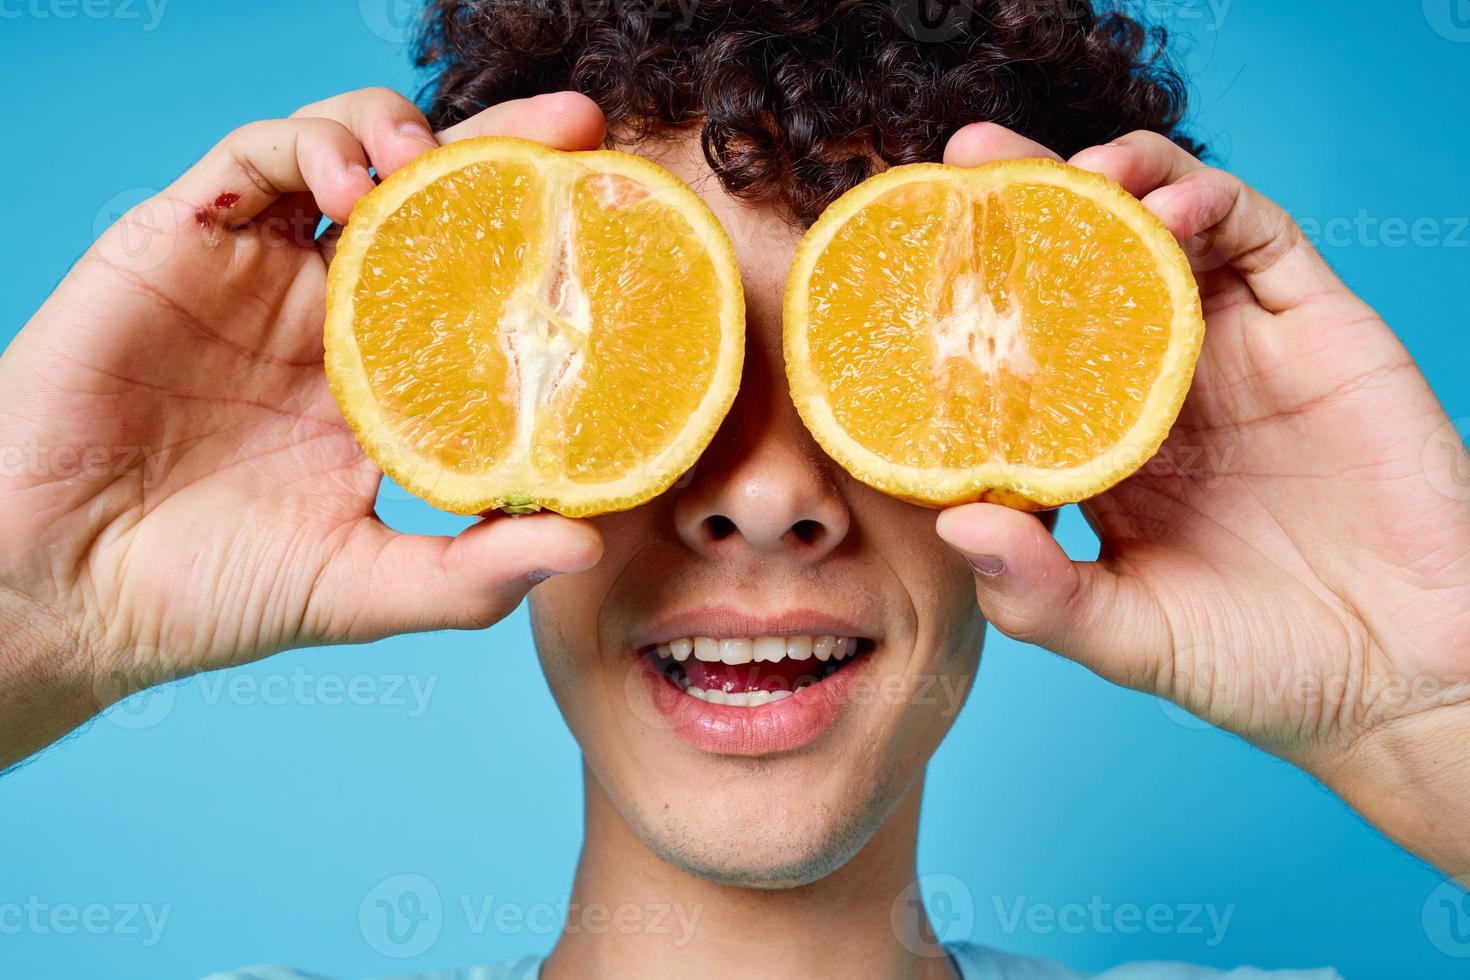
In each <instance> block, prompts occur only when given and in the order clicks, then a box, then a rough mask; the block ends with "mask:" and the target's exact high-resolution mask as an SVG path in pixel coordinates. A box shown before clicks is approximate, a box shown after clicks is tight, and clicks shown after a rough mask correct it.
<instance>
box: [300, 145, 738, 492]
mask: <svg viewBox="0 0 1470 980" xmlns="http://www.w3.org/2000/svg"><path fill="white" fill-rule="evenodd" d="M744 330H745V312H744V298H743V294H742V291H741V286H740V276H739V271H738V267H737V265H736V262H735V253H734V249H733V248H732V247H731V245H730V240H729V238H728V237H727V236H726V235H725V233H724V231H723V229H721V227H720V225H719V222H718V221H717V220H716V219H715V217H714V215H713V214H712V213H711V212H710V210H709V208H708V207H706V206H705V204H704V202H703V201H701V200H700V198H699V197H698V196H697V195H696V194H695V193H694V192H693V191H692V190H690V189H689V187H688V186H687V185H685V184H684V183H683V182H682V181H680V180H679V179H678V178H677V177H675V176H674V175H673V174H671V173H669V172H668V171H666V170H664V169H663V168H662V167H659V166H657V165H656V164H653V163H651V162H649V161H647V160H645V159H643V158H641V157H636V156H631V155H629V154H626V153H617V152H613V151H608V150H597V151H589V152H579V153H564V152H560V151H557V150H553V149H550V148H548V147H545V146H542V145H540V144H538V143H532V142H529V141H526V140H519V139H509V138H489V137H487V138H482V139H473V140H465V141H462V142H458V143H452V144H450V145H448V146H445V147H442V148H440V149H438V150H434V151H431V152H429V153H427V154H425V155H424V156H422V157H419V158H418V159H417V160H415V161H414V162H413V163H412V164H410V165H409V166H407V167H406V168H404V169H403V170H401V171H399V172H397V173H395V174H394V175H393V176H392V177H390V178H388V179H387V180H385V181H383V183H382V185H381V186H379V187H378V188H377V189H375V190H374V191H373V192H372V193H370V194H368V195H367V196H366V197H364V198H363V199H362V200H361V201H360V202H358V205H357V207H356V208H355V209H354V210H353V213H352V219H351V221H350V223H349V224H348V226H347V228H346V230H345V231H344V233H343V236H342V239H341V241H340V243H339V244H338V247H337V253H336V256H335V258H334V259H333V261H332V268H331V275H330V282H329V286H328V294H327V319H326V352H327V353H326V367H327V376H328V379H329V381H330V384H331V388H332V393H333V395H335V396H336V399H337V402H338V404H339V405H340V406H341V408H342V413H343V415H344V416H345V417H346V419H347V421H348V422H349V423H350V424H351V426H352V428H353V430H354V431H355V432H356V433H357V437H358V440H359V441H360V442H361V443H362V445H363V447H364V449H365V451H366V452H367V454H368V456H369V457H370V458H371V459H372V460H373V461H374V462H375V463H376V464H377V465H378V466H379V467H381V468H382V469H383V470H384V471H385V472H386V473H388V475H390V476H391V477H393V479H395V480H396V481H397V482H398V483H399V484H400V485H402V486H403V487H404V488H406V489H407V490H409V491H411V492H413V493H415V494H417V495H418V496H420V497H423V498H424V499H426V500H428V501H429V502H431V503H433V504H435V505H436V506H439V507H441V508H443V509H445V510H450V511H454V512H457V513H462V514H474V513H481V512H484V511H487V510H493V509H501V510H506V511H510V512H516V513H519V512H525V511H531V510H537V509H540V508H546V509H549V510H555V511H558V512H560V513H563V514H567V515H569V516H585V515H588V514H595V513H603V512H607V511H613V510H621V509H623V508H627V507H632V506H634V505H636V504H639V503H642V502H643V501H645V500H648V499H649V498H651V497H653V496H655V495H657V494H659V493H661V492H662V491H663V490H665V489H666V488H667V487H668V486H669V485H670V484H672V483H673V482H674V480H675V479H677V478H678V476H679V475H680V474H681V473H683V472H684V471H685V470H686V469H688V468H689V467H690V466H691V465H693V463H694V461H695V460H696V459H697V458H698V457H699V454H700V453H701V452H702V451H703V450H704V447H705V446H706V445H707V444H708V443H709V440H710V439H711V438H712V437H713V436H714V433H715V430H716V429H717V428H718V427H719V424H720V420H721V419H723V418H724V416H725V413H726V412H727V411H728V410H729V407H730V404H731V402H732V401H733V400H734V397H735V390H736V387H737V386H738V384H739V380H740V367H741V360H742V357H743V354H744Z"/></svg>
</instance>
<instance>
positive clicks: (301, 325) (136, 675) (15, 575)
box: [0, 89, 604, 767]
mask: <svg viewBox="0 0 1470 980" xmlns="http://www.w3.org/2000/svg"><path fill="white" fill-rule="evenodd" d="M603 133H604V120H603V118H602V114H601V112H600V110H598V109H597V107H596V105H595V104H594V103H592V102H591V101H590V100H588V99H586V98H584V97H582V96H580V95H576V94H573V93H559V94H555V95H545V96H540V97H537V98H534V99H528V100H522V101H517V102H509V103H505V104H502V105H498V106H494V107H492V108H490V109H487V110H485V111H484V112H482V113H480V114H479V115H477V116H475V117H474V118H472V119H469V120H467V121H465V122H464V123H461V124H460V125H458V126H455V127H453V128H452V129H450V130H448V131H446V132H445V133H442V134H440V135H439V136H438V137H437V138H436V137H435V136H433V135H432V134H431V133H430V131H429V128H428V125H427V123H426V122H425V120H424V117H423V115H422V114H421V113H420V112H419V110H418V109H417V108H416V107H415V106H414V105H413V104H412V103H410V102H409V101H408V100H406V99H404V98H403V97H401V96H399V95H397V94H396V93H393V92H390V91H388V90H386V89H368V90H364V91H359V92H353V93H350V94H346V95H341V96H338V97H336V98H332V99H328V100H326V101H324V102H320V103H316V104H314V105H310V106H307V107H305V108H303V109H301V110H300V111H298V112H297V113H295V114H293V115H292V117H291V118H290V119H283V120H272V121H268V122H257V123H252V124H250V125H247V126H244V127H242V128H241V129H239V130H237V131H235V132H234V133H231V134H230V135H229V136H227V137H226V138H225V139H224V140H223V141H222V142H221V143H220V144H219V145H218V146H216V147H215V148H214V149H213V150H211V151H210V152H209V153H208V154H206V155H205V157H204V158H203V159H202V160H200V162H199V163H198V164H197V165H195V166H194V167H193V168H191V169H190V170H189V171H188V172H187V173H185V174H184V175H183V176H182V177H180V178H179V179H178V181H176V182H175V183H174V184H173V185H171V186H170V187H169V188H167V189H166V190H164V191H163V192H162V193H160V194H159V195H157V196H156V197H154V198H152V199H150V200H148V201H146V202H144V203H143V204H142V205H140V206H138V207H137V208H135V209H133V210H132V211H131V212H129V214H127V215H126V216H124V217H123V218H122V219H121V220H120V221H119V222H118V223H117V224H116V225H114V226H113V227H112V228H111V229H109V230H108V231H107V232H106V233H105V234H103V235H102V237H101V238H100V239H99V240H98V241H97V242H96V244H95V245H93V247H92V248H91V249H89V250H88V252H87V253H86V255H84V256H83V257H82V258H81V260H80V261H78V263H77V264H76V266H75V268H73V269H72V270H71V272H70V273H69V274H68V275H67V276H66V278H65V279H64V280H63V281H62V283H61V284H60V286H59V287H58V288H57V289H56V291H55V293H54V294H53V295H52V296H51V297H50V298H49V299H48V300H47V301H46V303H45V304H44V305H43V306H42V308H41V309H40V310H39V311H38V312H37V313H36V315H35V316H34V317H33V318H32V319H31V321H30V322H29V323H28V324H26V326H25V327H24V329H23V330H22V331H21V332H20V334H19V335H18V336H17V337H16V339H15V341H14V342H13V343H12V344H11V346H10V348H9V349H8V350H7V351H6V352H5V353H4V356H3V357H0V446H3V447H7V448H8V450H9V453H10V455H11V456H12V457H16V458H19V459H20V460H21V461H22V464H23V465H20V466H10V467H6V468H5V470H4V472H3V473H0V541H3V542H4V550H3V553H0V767H3V766H4V765H6V764H8V763H10V762H14V761H16V760H18V759H20V758H24V757H25V756H26V755H28V754H30V753H31V752H33V751H35V750H36V749H39V748H41V747H42V746H44V745H46V744H48V743H49V742H51V741H53V740H55V739H56V738H58V737H60V736H61V735H63V734H65V733H66V732H67V731H70V730H71V729H72V728H74V727H75V726H76V725H77V724H79V723H80V722H82V721H83V720H85V719H86V718H87V717H89V716H90V715H91V714H93V713H95V712H96V711H97V710H99V709H101V708H103V707H106V706H107V705H106V703H105V702H107V701H108V700H110V699H112V698H116V697H121V696H123V695H126V694H128V693H131V692H132V691H134V690H138V689H141V688H143V687H147V686H150V685H152V684H156V683H160V682H163V681H167V680H170V679H173V678H177V677H180V676H184V675H186V674H189V673H192V672H195V671H200V670H210V669H214V668H219V667H225V666H230V665H233V664H239V663H243V662H247V661H251V660H255V659H258V658H261V657H265V656H268V655H270V654H272V653H276V652H278V651H280V650H283V649H287V648H290V647H299V646H309V645H317V644H326V643H340V642H363V641H368V640H372V639H376V638H379V637H383V636H388V635H391V634H395V633H404V632H411V631H416V630H427V629H440V628H477V627H483V626H487V625H489V624H490V623H493V622H495V621H496V620H498V619H500V618H501V617H503V616H504V615H506V614H507V613H508V612H509V611H510V610H511V609H513V608H514V607H515V606H516V605H517V603H518V602H519V601H520V600H521V598H522V597H523V596H524V594H525V593H526V591H527V590H528V589H530V588H531V587H532V585H533V584H534V582H535V581H536V580H537V579H539V577H540V574H541V573H545V572H551V571H573V570H578V569H582V568H585V567H588V566H590V565H591V564H593V563H594V562H595V561H596V560H597V558H598V557H599V555H600V553H601V539H600V537H599V535H598V534H597V532H596V531H595V529H593V527H592V526H591V525H590V524H588V523H585V522H581V521H570V520H567V519H566V518H563V517H559V516H557V515H553V514H538V515H534V516H531V517H527V518H519V519H510V518H505V517H492V518H489V519H487V520H484V521H482V522H480V523H478V524H476V525H475V526H473V527H471V528H469V529H468V530H466V531H464V532H463V533H462V534H460V535H459V536H458V537H453V538H450V537H427V536H416V535H406V534H399V533H396V532H394V531H393V530H391V529H390V528H388V527H387V526H386V525H384V524H383V523H382V522H381V521H380V520H378V518H377V517H376V515H375V514H374V511H373V507H374V501H375V498H376V495H377V490H378V484H379V481H380V479H381V474H380V473H379V472H378V471H377V470H376V469H375V468H374V467H373V466H372V464H371V463H370V462H368V461H367V459H366V458H365V457H364V455H363V453H362V451H361V450H360V448H359V447H358V444H357V441H356V440H355V438H354V436H353V434H352V431H351V430H350V429H349V428H348V426H347V424H346V423H345V422H344V421H343V419H342V416H341V414H340V412H339V411H338V409H337V406H336V404H335V403H334V402H333V400H332V397H331V394H330V393H329V391H328V388H327V383H326V377H325V375H324V373H323V367H322V357H323V351H322V324H323V317H324V308H323V303H324V297H325V292H326V275H327V267H328V262H329V260H330V254H329V252H330V241H331V240H332V239H331V237H330V236H328V237H327V238H324V239H323V242H322V243H318V242H317V241H315V240H314V239H315V235H314V233H315V230H316V228H317V226H318V224H319V222H320V219H321V216H322V215H323V214H325V215H326V216H327V217H328V218H330V219H332V220H333V221H336V222H339V223H340V222H345V221H346V220H347V218H348V216H349V215H350V213H351V211H352V207H353V205H354V204H355V203H356V201H357V200H358V198H360V197H361V196H362V195H364V194H366V193H367V192H368V191H370V190H372V188H373V186H374V185H373V180H372V178H371V177H370V176H369V173H368V169H367V168H368V166H369V165H371V166H373V167H375V168H376V170H377V173H378V174H379V176H383V177H386V176H388V175H389V174H391V173H393V172H394V171H396V170H398V169H400V168H402V167H403V166H404V165H405V164H407V163H408V162H409V161H410V160H412V159H413V158H415V157H417V156H418V155H419V154H421V153H423V152H425V151H426V150H428V149H431V148H433V147H434V146H436V145H438V143H439V142H451V141H453V140H456V139H464V138H468V137H472V136H484V135H492V134H499V135H516V136H522V137H525V138H528V139H535V140H539V141H541V142H544V143H547V144H550V145H552V146H555V147H558V148H560V149H566V150H578V149H593V148H596V147H598V146H600V145H601V142H602V138H603Z"/></svg>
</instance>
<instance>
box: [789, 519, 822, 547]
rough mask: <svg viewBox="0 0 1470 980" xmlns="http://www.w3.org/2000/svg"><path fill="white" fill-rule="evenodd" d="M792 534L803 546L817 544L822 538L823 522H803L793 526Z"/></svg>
mask: <svg viewBox="0 0 1470 980" xmlns="http://www.w3.org/2000/svg"><path fill="white" fill-rule="evenodd" d="M791 534H792V536H793V537H794V538H796V540H798V541H800V542H801V543H802V544H816V543H817V542H818V541H820V540H821V538H822V522H821V521H810V520H801V521H797V522H796V523H795V524H793V525H791Z"/></svg>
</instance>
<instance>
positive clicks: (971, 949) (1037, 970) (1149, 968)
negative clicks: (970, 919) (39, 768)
mask: <svg viewBox="0 0 1470 980" xmlns="http://www.w3.org/2000/svg"><path fill="white" fill-rule="evenodd" d="M949 954H950V957H951V958H952V959H953V960H954V964H955V967H956V968H957V969H958V970H959V972H960V976H961V977H962V978H963V980H1088V978H1091V980H1342V975H1341V974H1340V973H1338V972H1337V971H1336V970H1334V969H1331V968H1330V967H1323V968H1322V969H1316V970H1258V969H1256V968H1255V967H1253V966H1241V967H1236V968H1235V969H1233V970H1216V969H1212V968H1210V967H1207V966H1190V965H1189V964H1188V963H1160V962H1153V963H1125V964H1123V965H1122V966H1115V967H1113V968H1112V969H1110V970H1104V971H1103V972H1102V973H1079V972H1077V971H1076V970H1071V969H1068V968H1067V967H1065V966H1063V965H1062V964H1060V963H1057V962H1055V961H1053V960H1038V959H1033V958H1032V957H1029V956H1016V955H1015V954H1013V953H1003V952H1001V951H1000V950H998V949H991V948H990V947H988V946H977V945H975V944H974V943H961V944H960V945H957V946H951V947H950V949H949ZM541 962H542V957H540V956H523V957H521V958H520V959H518V960H507V961H506V962H504V963H496V964H493V965H490V966H476V967H471V968H470V969H468V970H441V971H438V972H436V973H419V974H415V975H413V976H411V977H395V978H393V980H537V978H538V977H539V976H540V973H541ZM205 980H330V978H328V977H322V976H319V975H315V974H309V973H299V972H297V971H296V970H289V969H286V968H285V967H279V966H258V967H251V968H249V969H246V970H237V971H235V972H233V973H216V974H214V975H213V976H210V977H206V978H205Z"/></svg>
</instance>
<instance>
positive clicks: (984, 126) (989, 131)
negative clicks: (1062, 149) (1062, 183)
mask: <svg viewBox="0 0 1470 980" xmlns="http://www.w3.org/2000/svg"><path fill="white" fill-rule="evenodd" d="M1034 157H1042V158H1045V159H1048V160H1057V161H1060V160H1061V159H1062V158H1061V157H1059V156H1057V155H1056V154H1055V153H1053V152H1052V151H1051V150H1048V149H1047V148H1046V147H1044V146H1042V145H1041V144H1040V143H1038V142H1036V141H1035V140H1033V139H1028V138H1026V137H1025V136H1022V135H1021V134H1020V133H1017V132H1014V131H1012V130H1009V129H1007V128H1006V127H1004V126H1002V125H1000V124H999V123H991V122H982V123H971V124H970V125H968V126H965V127H964V128H962V129H960V130H958V131H956V132H955V134H954V135H953V136H951V137H950V138H949V143H948V144H947V145H946V146H945V147H944V162H945V163H947V164H949V165H950V166H953V167H978V166H980V165H981V164H985V163H993V162H994V161H996V160H1027V159H1031V158H1034Z"/></svg>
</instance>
